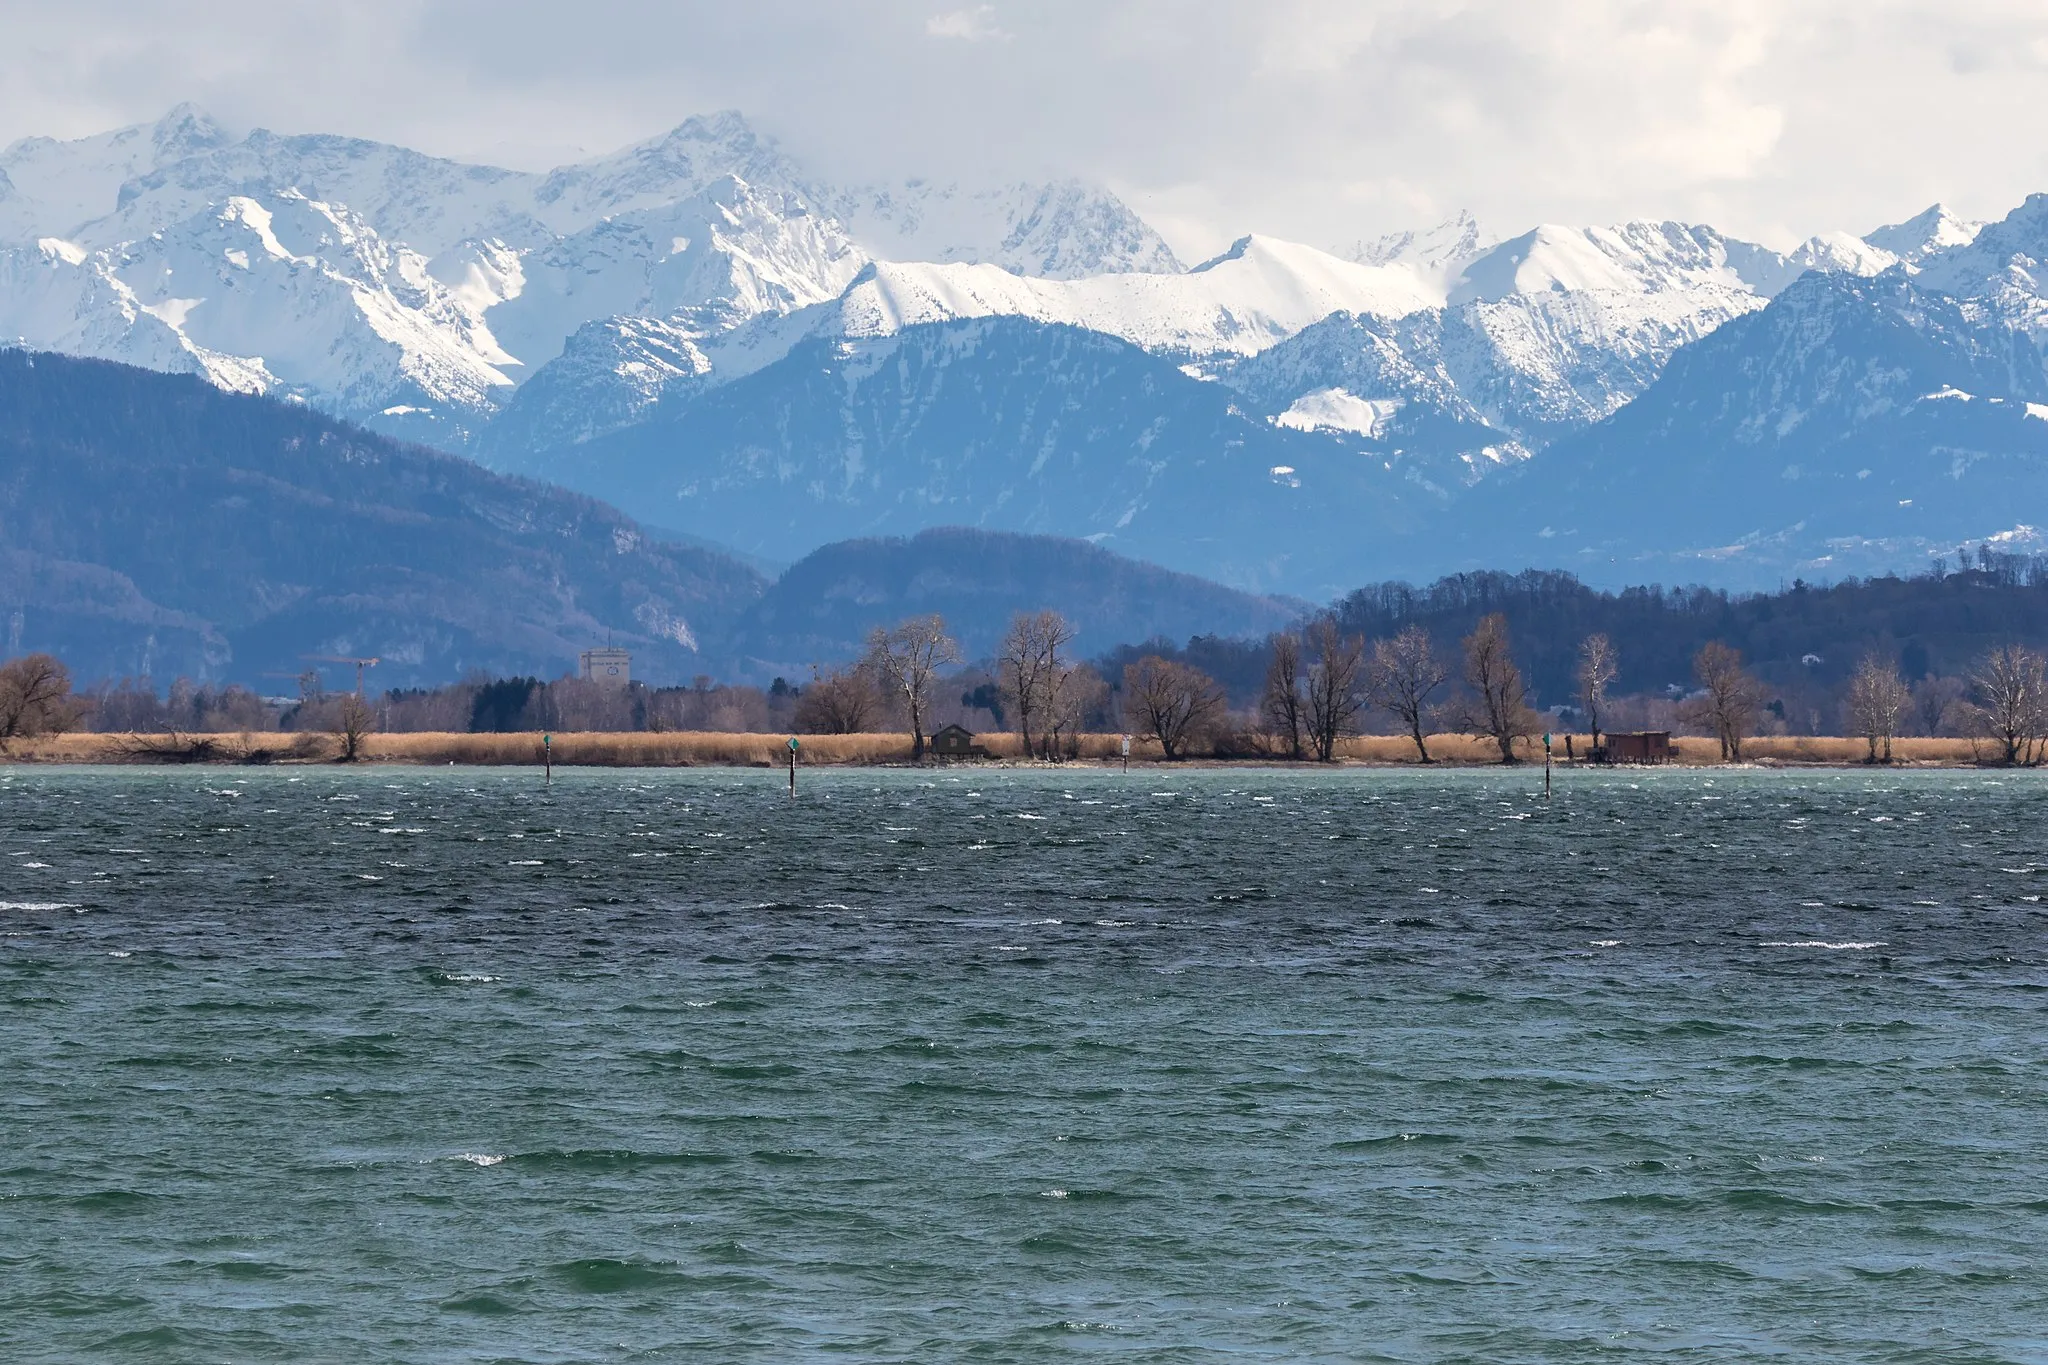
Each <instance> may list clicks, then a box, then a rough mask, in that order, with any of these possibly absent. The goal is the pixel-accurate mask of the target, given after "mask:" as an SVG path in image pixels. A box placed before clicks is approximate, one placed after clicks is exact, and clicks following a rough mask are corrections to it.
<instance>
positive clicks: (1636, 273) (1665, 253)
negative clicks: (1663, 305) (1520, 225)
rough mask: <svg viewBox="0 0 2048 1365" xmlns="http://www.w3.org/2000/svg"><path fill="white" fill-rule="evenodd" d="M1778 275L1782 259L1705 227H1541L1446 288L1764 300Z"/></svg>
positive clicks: (1467, 292)
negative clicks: (1705, 292)
mask: <svg viewBox="0 0 2048 1365" xmlns="http://www.w3.org/2000/svg"><path fill="white" fill-rule="evenodd" d="M1792 273H1793V274H1796V273H1797V272H1796V271H1794V272H1792ZM1785 275H1786V271H1785V265H1784V258H1782V257H1780V256H1778V255H1777V254H1776V253H1775V252H1770V251H1766V250H1765V249H1764V248H1762V247H1757V246H1752V245H1751V244H1749V243H1746V242H1737V241H1735V240H1733V239H1730V238H1726V237H1723V236H1722V235H1721V234H1720V233H1718V232H1716V231H1714V229H1712V228H1709V227H1698V226H1693V225H1690V224H1686V223H1677V222H1655V221H1638V222H1632V223H1622V224H1619V225H1617V226H1614V227H1591V228H1573V227H1561V226H1558V225H1556V224H1551V223H1546V224H1544V225H1543V226H1541V227H1537V228H1534V229H1532V230H1530V231H1528V232H1525V233H1523V234H1522V235H1521V236H1519V237H1512V238H1509V239H1508V240H1507V241H1505V242H1502V243H1501V244H1500V245H1499V246H1496V247H1494V248H1492V249H1491V250H1489V251H1487V252H1486V253H1485V254H1484V255H1481V256H1479V257H1478V258H1477V259H1475V260H1473V261H1471V262H1470V263H1468V264H1467V265H1466V266H1465V268H1464V269H1463V270H1462V271H1461V272H1460V273H1459V276H1458V278H1457V280H1456V281H1455V282H1454V283H1453V284H1452V286H1451V289H1450V300H1451V302H1452V303H1465V302H1471V301H1493V300H1499V299H1505V298H1509V297H1511V296H1513V295H1517V294H1544V293H1576V292H1582V291H1588V290H1592V291H1607V292H1617V293H1624V294H1657V293H1663V292H1667V291H1674V290H1676V291H1685V290H1694V289H1700V288H1709V289H1716V290H1724V291H1734V292H1738V293H1745V294H1747V293H1754V292H1764V293H1768V292H1773V291H1774V289H1775V288H1776V287H1782V285H1783V283H1785V282H1786V278H1784V277H1785Z"/></svg>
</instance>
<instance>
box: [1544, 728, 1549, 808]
mask: <svg viewBox="0 0 2048 1365" xmlns="http://www.w3.org/2000/svg"><path fill="white" fill-rule="evenodd" d="M1543 799H1544V800H1545V801H1548V800H1549V799H1550V731H1548V730H1545V731H1544V732H1543Z"/></svg>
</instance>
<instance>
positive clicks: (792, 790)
mask: <svg viewBox="0 0 2048 1365" xmlns="http://www.w3.org/2000/svg"><path fill="white" fill-rule="evenodd" d="M789 796H790V799H791V800H792V801H793V800H795V799H796V736H795V735H791V736H790V737H789Z"/></svg>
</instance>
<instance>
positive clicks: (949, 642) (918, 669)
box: [868, 615, 960, 759]
mask: <svg viewBox="0 0 2048 1365" xmlns="http://www.w3.org/2000/svg"><path fill="white" fill-rule="evenodd" d="M868 661H869V663H870V664H871V665H872V667H873V668H874V670H875V673H876V675H877V676H878V677H880V678H881V679H882V681H883V684H884V685H885V686H886V687H888V688H889V690H890V691H891V692H893V693H895V694H896V695H897V696H898V697H899V698H900V699H901V700H902V702H903V709H904V710H905V711H906V712H908V713H909V716H910V756H911V758H912V759H920V758H923V757H924V718H925V715H926V713H927V712H929V711H930V709H931V699H932V681H933V679H935V678H936V677H937V676H938V671H939V670H940V669H941V668H943V667H945V666H946V665H947V664H954V663H958V662H960V646H959V645H958V644H957V643H956V642H955V641H954V639H953V637H952V636H950V635H948V634H946V618H945V617H943V616H938V615H932V616H913V617H911V618H910V619H909V620H907V621H904V622H902V623H901V624H899V625H898V626H897V627H896V628H895V629H894V630H884V629H882V628H881V627H880V626H877V627H875V628H874V629H873V630H872V631H870V632H869V633H868Z"/></svg>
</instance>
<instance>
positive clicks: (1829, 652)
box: [1112, 552, 2048, 705]
mask: <svg viewBox="0 0 2048 1365" xmlns="http://www.w3.org/2000/svg"><path fill="white" fill-rule="evenodd" d="M1335 610H1336V613H1337V617H1338V620H1339V622H1340V623H1341V624H1342V626H1343V628H1344V630H1345V631H1346V632H1347V633H1355V634H1358V635H1361V636H1363V637H1364V638H1366V639H1367V640H1373V639H1381V638H1385V637H1388V636H1391V635H1395V634H1397V633H1399V632H1400V631H1401V630H1402V629H1403V628H1405V627H1407V626H1410V625H1417V626H1421V627H1422V628H1423V629H1425V630H1427V631H1428V632H1429V633H1430V635H1431V637H1432V638H1433V639H1434V640H1435V642H1436V644H1437V647H1438V649H1439V651H1440V652H1441V653H1443V654H1444V655H1446V656H1447V657H1455V654H1456V650H1457V646H1458V642H1459V640H1461V639H1462V638H1463V637H1464V636H1465V635H1467V634H1469V633H1470V632H1471V630H1472V628H1473V626H1474V625H1476V624H1477V623H1478V621H1479V618H1480V617H1482V616H1485V615H1487V614H1489V613H1491V612H1500V613H1502V614H1503V615H1505V616H1506V617H1507V620H1508V628H1509V632H1510V637H1511V639H1512V642H1513V645H1514V653H1515V658H1516V660H1517V661H1518V662H1519V663H1520V664H1521V666H1522V668H1523V671H1524V673H1525V674H1526V675H1527V677H1528V679H1529V683H1530V686H1531V688H1532V689H1533V690H1534V692H1535V694H1536V699H1537V700H1538V701H1540V702H1541V703H1542V704H1544V705H1549V704H1551V703H1554V702H1565V701H1570V700H1571V698H1572V696H1573V694H1574V691H1575V687H1574V684H1573V681H1572V673H1573V669H1574V668H1575V666H1576V662H1577V652H1578V647H1579V642H1580V641H1582V640H1583V639H1585V637H1586V636H1588V635H1591V634H1594V633H1595V632H1602V633H1605V634H1606V635H1607V636H1609V637H1610V638H1611V639H1612V640H1613V641H1614V642H1615V644H1616V646H1617V647H1618V648H1619V650H1620V656H1621V674H1620V677H1619V678H1617V679H1616V681H1615V684H1614V689H1613V690H1614V691H1615V692H1616V693H1617V694H1620V693H1637V692H1659V691H1663V690H1664V689H1666V688H1669V687H1673V686H1677V687H1681V688H1687V689H1689V688H1690V687H1691V686H1692V685H1693V682H1692V656H1693V655H1694V654H1695V653H1696V652H1697V651H1698V650H1699V648H1700V646H1701V645H1703V644H1705V643H1707V642H1708V641H1709V640H1721V641H1725V642H1726V643H1728V644H1730V645H1733V646H1734V647H1735V648H1737V649H1739V650H1741V651H1742V653H1743V655H1744V657H1745V658H1746V659H1748V660H1749V661H1750V662H1751V663H1752V664H1753V665H1754V667H1755V669H1756V671H1757V672H1758V673H1759V674H1760V675H1761V676H1762V677H1763V679H1764V680H1765V681H1766V682H1768V683H1770V684H1772V685H1773V686H1774V687H1777V688H1779V689H1784V690H1787V691H1794V692H1804V691H1807V690H1809V689H1810V690H1815V691H1827V690H1831V689H1835V688H1838V687H1839V686H1840V685H1841V684H1842V683H1843V682H1844V681H1846V680H1847V678H1848V676H1849V674H1850V673H1851V672H1852V671H1853V670H1854V669H1855V667H1856V662H1857V660H1858V659H1860V658H1861V657H1862V656H1863V655H1864V654H1865V653H1866V652H1871V651H1875V652H1877V653H1878V654H1880V655H1881V656H1883V657H1886V658H1889V659H1891V660H1894V661H1895V662H1897V664H1898V666H1899V670H1900V672H1901V673H1902V674H1904V676H1905V677H1906V678H1907V680H1908V681H1913V680H1917V679H1919V678H1922V677H1925V676H1927V675H1929V674H1943V675H1951V676H1957V675H1962V674H1964V673H1966V672H1968V670H1969V669H1970V667H1971V666H1972V665H1973V664H1974V663H1975V662H1976V660H1977V659H1978V658H1980V657H1981V656H1982V655H1983V653H1984V652H1985V651H1986V650H1987V649H1989V648H1991V647H1992V646H1994V645H2000V644H2006V643H2019V644H2025V645H2029V646H2032V647H2035V648H2041V647H2044V646H2048V556H2024V555H2003V554H1998V553H1995V552H1979V553H1977V554H1973V555H1971V556H1970V557H1969V563H1968V564H1967V565H1966V566H1960V567H1956V568H1953V569H1949V568H1943V569H1939V570H1938V571H1937V572H1935V573H1931V574H1926V575H1922V576H1919V577H1914V578H1889V577H1887V578H1866V579H1846V580H1844V581H1842V582H1840V583H1837V584H1832V585H1829V586H1814V585H1810V584H1805V583H1794V584H1793V585H1792V586H1791V587H1789V588H1786V589H1783V590H1782V591H1779V592H1775V593H1752V594H1735V593H1728V592H1722V591H1719V590H1717V589H1711V588H1658V587H1643V588H1627V589H1624V590H1622V591H1620V592H1603V591H1600V590H1598V589H1595V588H1590V587H1588V586H1586V585H1585V584H1584V583H1581V582H1579V580H1578V579H1576V578H1574V577H1573V576H1572V575H1570V574H1568V573H1559V572H1540V571H1538V572H1529V573H1519V574H1506V573H1470V574H1458V575H1456V576H1454V577H1450V578H1444V579H1439V580H1438V581H1436V582H1435V583H1432V584H1430V585H1428V586H1427V587H1416V586H1414V585H1412V584H1408V583H1380V584H1375V585H1373V586H1371V587H1366V588H1361V589H1359V590H1357V591H1356V592H1353V593H1351V594H1350V595H1348V596H1347V597H1345V598H1344V599H1342V600H1341V601H1340V602H1338V603H1337V604H1336V608H1335ZM1171 652H1173V653H1175V654H1177V655H1180V656H1182V657H1185V658H1187V659H1188V660H1189V661H1191V662H1193V663H1195V664H1196V665H1198V666H1199V667H1201V668H1203V669H1205V670H1207V671H1208V672H1210V673H1211V674H1213V675H1214V676H1215V677H1216V678H1218V679H1219V680H1221V681H1223V682H1224V683H1225V684H1226V685H1227V686H1228V687H1229V689H1230V691H1231V694H1232V696H1233V697H1234V698H1236V699H1238V700H1240V701H1244V702H1249V701H1250V700H1251V699H1253V698H1255V697H1256V696H1257V694H1258V690H1259V686H1260V683H1261V681H1262V679H1263V678H1264V674H1265V667H1266V658H1267V654H1266V649H1265V646H1264V645H1263V644H1262V643H1261V644H1257V645H1253V644H1247V643H1243V642H1238V641H1229V640H1220V639H1197V640H1193V641H1191V642H1189V643H1188V645H1186V646H1185V647H1184V648H1183V649H1180V650H1175V651H1171ZM1135 653H1136V651H1135V650H1124V651H1120V652H1118V653H1117V654H1116V655H1114V656H1113V658H1112V664H1115V663H1118V662H1121V661H1122V659H1123V658H1124V657H1125V655H1134V654H1135Z"/></svg>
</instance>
